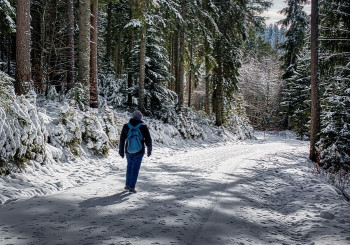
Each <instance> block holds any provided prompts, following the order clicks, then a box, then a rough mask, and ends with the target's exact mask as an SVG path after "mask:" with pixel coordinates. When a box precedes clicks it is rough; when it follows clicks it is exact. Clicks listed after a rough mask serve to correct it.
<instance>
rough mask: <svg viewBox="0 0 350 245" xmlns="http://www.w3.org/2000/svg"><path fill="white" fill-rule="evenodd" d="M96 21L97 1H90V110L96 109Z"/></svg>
mask: <svg viewBox="0 0 350 245" xmlns="http://www.w3.org/2000/svg"><path fill="white" fill-rule="evenodd" d="M97 19H98V0H92V1H91V43H90V106H91V107H92V108H98V91H97V90H98V83H97V42H98V38H97V33H98V30H97Z"/></svg>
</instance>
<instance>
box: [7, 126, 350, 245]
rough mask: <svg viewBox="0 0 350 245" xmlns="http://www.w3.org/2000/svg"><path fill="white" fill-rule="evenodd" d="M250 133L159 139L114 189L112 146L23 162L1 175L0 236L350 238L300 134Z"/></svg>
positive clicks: (117, 173)
mask: <svg viewBox="0 0 350 245" xmlns="http://www.w3.org/2000/svg"><path fill="white" fill-rule="evenodd" d="M169 130H170V131H171V129H170V128H169ZM256 137H257V139H256V140H245V141H230V142H221V143H220V142H219V143H207V144H204V143H203V142H201V144H198V143H197V144H192V146H191V144H189V145H187V146H182V147H181V146H176V145H175V146H172V147H171V146H169V147H167V146H160V145H158V146H156V147H155V148H154V152H153V154H152V156H151V157H150V158H147V157H145V158H144V161H143V164H142V167H141V170H140V176H139V180H138V184H137V186H136V188H137V189H138V193H137V194H128V193H126V192H124V191H123V187H124V176H125V166H126V160H125V159H121V158H120V157H118V155H117V153H116V152H115V151H114V150H110V152H109V156H108V157H106V158H101V157H96V156H95V157H92V156H81V157H79V158H75V159H74V160H70V161H68V162H65V163H60V162H58V163H56V164H52V165H50V164H47V165H44V166H41V167H40V166H35V165H34V164H33V162H32V165H29V166H28V167H27V168H26V169H25V170H24V171H25V172H23V173H21V174H20V173H16V174H11V175H8V176H4V177H1V178H0V189H1V192H0V197H1V200H7V201H6V202H5V204H3V205H0V243H1V244H350V235H349V227H350V213H349V208H350V207H349V203H348V202H346V201H345V200H344V197H343V196H342V195H341V194H340V192H339V191H338V190H337V189H336V188H334V187H333V186H332V185H330V184H328V183H327V182H326V181H324V180H323V179H322V178H320V177H319V176H318V175H315V174H314V168H313V167H312V165H311V163H310V162H309V160H308V159H307V156H308V142H305V141H298V140H295V139H294V138H293V135H292V134H289V133H288V132H284V133H280V134H268V133H267V134H265V135H264V134H262V133H257V134H256ZM47 151H48V152H50V154H52V155H58V156H59V155H60V154H62V153H61V152H60V151H59V150H58V148H56V147H51V146H50V148H49V149H47ZM53 178H55V180H53ZM33 193H34V195H35V197H32V198H28V197H30V196H32V195H33ZM50 193H51V194H50ZM15 199H17V200H15Z"/></svg>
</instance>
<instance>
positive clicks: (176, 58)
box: [171, 32, 179, 93]
mask: <svg viewBox="0 0 350 245" xmlns="http://www.w3.org/2000/svg"><path fill="white" fill-rule="evenodd" d="M173 52H174V55H173V70H174V78H175V80H173V82H172V86H171V87H172V90H173V91H175V93H178V91H179V88H178V85H179V83H178V81H179V34H178V33H177V32H176V33H174V39H173Z"/></svg>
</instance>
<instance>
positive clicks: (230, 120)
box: [224, 112, 254, 139]
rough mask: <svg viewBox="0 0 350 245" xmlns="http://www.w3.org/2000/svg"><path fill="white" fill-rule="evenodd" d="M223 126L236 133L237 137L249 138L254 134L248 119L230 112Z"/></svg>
mask: <svg viewBox="0 0 350 245" xmlns="http://www.w3.org/2000/svg"><path fill="white" fill-rule="evenodd" d="M224 126H225V127H226V128H227V129H228V130H230V131H231V132H233V133H234V134H236V135H237V136H238V139H250V138H252V137H253V134H254V129H253V127H252V126H251V125H250V123H249V121H248V119H246V118H244V117H239V116H238V115H237V114H235V113H232V112H231V113H229V115H228V116H227V118H226V121H225V124H224Z"/></svg>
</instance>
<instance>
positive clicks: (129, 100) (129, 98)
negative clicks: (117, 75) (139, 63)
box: [128, 30, 134, 106]
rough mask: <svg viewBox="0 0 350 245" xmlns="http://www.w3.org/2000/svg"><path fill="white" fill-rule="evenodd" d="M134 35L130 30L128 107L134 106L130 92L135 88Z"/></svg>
mask: <svg viewBox="0 0 350 245" xmlns="http://www.w3.org/2000/svg"><path fill="white" fill-rule="evenodd" d="M133 40H134V33H133V31H132V30H130V37H129V55H128V105H129V106H131V105H132V94H131V92H130V90H131V88H132V86H133V73H132V55H131V52H132V48H133Z"/></svg>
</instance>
